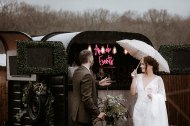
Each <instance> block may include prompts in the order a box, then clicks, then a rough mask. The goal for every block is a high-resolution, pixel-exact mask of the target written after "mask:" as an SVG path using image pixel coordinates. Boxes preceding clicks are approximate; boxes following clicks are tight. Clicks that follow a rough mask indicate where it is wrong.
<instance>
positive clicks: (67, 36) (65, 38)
mask: <svg viewBox="0 0 190 126" xmlns="http://www.w3.org/2000/svg"><path fill="white" fill-rule="evenodd" d="M79 33H81V32H72V33H61V34H57V35H54V36H52V37H50V38H48V39H47V40H46V41H60V42H62V43H63V45H64V47H65V49H67V47H68V44H69V43H70V41H71V40H72V39H73V37H75V36H76V35H77V34H79ZM43 37H44V36H38V37H32V39H33V40H34V41H41V39H42V38H43Z"/></svg>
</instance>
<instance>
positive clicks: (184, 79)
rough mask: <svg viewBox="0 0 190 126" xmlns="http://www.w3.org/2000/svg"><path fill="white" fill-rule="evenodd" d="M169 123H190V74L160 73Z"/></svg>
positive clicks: (182, 125)
mask: <svg viewBox="0 0 190 126" xmlns="http://www.w3.org/2000/svg"><path fill="white" fill-rule="evenodd" d="M162 78H163V80H164V83H165V88H166V93H167V110H168V117H169V122H170V124H171V125H176V126H187V125H190V116H189V115H190V75H162Z"/></svg>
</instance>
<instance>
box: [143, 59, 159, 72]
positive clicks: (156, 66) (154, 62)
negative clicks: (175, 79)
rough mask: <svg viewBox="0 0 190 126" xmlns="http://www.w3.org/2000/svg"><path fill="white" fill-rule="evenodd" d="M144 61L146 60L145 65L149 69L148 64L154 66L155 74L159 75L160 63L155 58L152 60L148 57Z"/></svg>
mask: <svg viewBox="0 0 190 126" xmlns="http://www.w3.org/2000/svg"><path fill="white" fill-rule="evenodd" d="M143 59H144V63H145V65H146V67H147V64H149V65H151V66H153V72H154V74H157V73H158V69H159V64H158V62H157V61H156V60H155V59H154V58H152V57H151V56H146V57H144V58H143Z"/></svg>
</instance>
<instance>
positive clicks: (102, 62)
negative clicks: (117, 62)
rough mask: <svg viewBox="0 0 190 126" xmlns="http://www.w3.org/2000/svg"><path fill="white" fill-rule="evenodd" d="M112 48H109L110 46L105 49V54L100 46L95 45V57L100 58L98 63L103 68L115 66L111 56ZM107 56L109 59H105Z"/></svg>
mask: <svg viewBox="0 0 190 126" xmlns="http://www.w3.org/2000/svg"><path fill="white" fill-rule="evenodd" d="M111 50H112V48H109V46H108V45H107V47H106V49H105V52H102V51H101V49H100V48H99V47H98V45H95V48H94V51H95V52H94V55H95V56H98V61H99V64H100V66H103V65H106V64H107V65H111V66H112V65H113V61H114V59H113V57H112V56H111V55H110V52H111ZM106 55H107V57H105V56H106Z"/></svg>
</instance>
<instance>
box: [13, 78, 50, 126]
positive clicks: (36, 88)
mask: <svg viewBox="0 0 190 126" xmlns="http://www.w3.org/2000/svg"><path fill="white" fill-rule="evenodd" d="M31 94H35V95H38V96H42V95H45V94H46V95H47V99H46V101H45V103H44V104H43V106H41V108H40V110H38V115H37V116H36V115H34V114H33V113H32V112H31V110H30V109H31V107H32V106H30V102H31V101H30V100H31V97H32V95H31ZM22 102H23V105H24V109H23V110H21V111H19V113H17V114H16V119H17V121H20V120H21V118H22V117H23V115H24V114H25V113H29V116H30V118H31V119H32V120H34V121H36V120H40V119H41V117H42V116H44V115H45V122H46V125H48V126H54V109H53V103H54V97H53V95H52V93H51V91H50V89H49V88H47V86H46V84H43V83H39V82H36V83H34V84H33V83H32V82H29V84H27V85H26V86H25V87H24V89H23V96H22ZM42 107H43V108H42ZM44 108H45V109H44ZM42 109H44V110H45V111H42ZM39 111H40V112H39ZM44 112H45V113H44Z"/></svg>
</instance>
